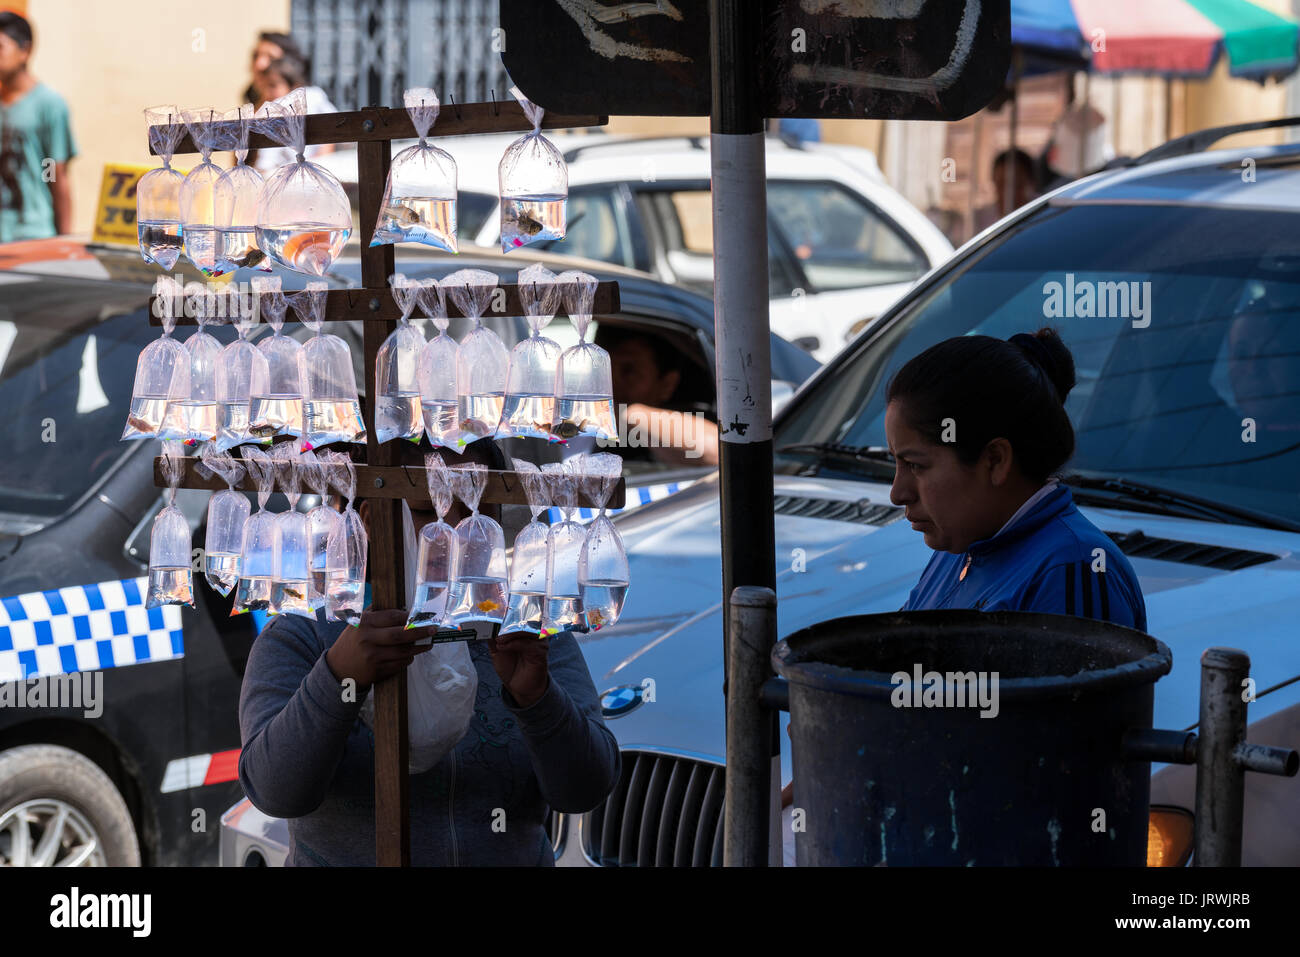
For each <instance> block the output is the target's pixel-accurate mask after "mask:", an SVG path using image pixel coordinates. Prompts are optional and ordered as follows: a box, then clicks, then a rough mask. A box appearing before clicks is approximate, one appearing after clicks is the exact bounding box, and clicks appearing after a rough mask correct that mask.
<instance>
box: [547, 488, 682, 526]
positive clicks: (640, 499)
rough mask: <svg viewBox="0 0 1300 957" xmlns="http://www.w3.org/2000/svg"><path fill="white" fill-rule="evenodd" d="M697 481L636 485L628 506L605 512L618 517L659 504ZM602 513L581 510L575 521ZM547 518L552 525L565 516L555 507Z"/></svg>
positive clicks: (630, 489) (587, 519)
mask: <svg viewBox="0 0 1300 957" xmlns="http://www.w3.org/2000/svg"><path fill="white" fill-rule="evenodd" d="M694 484H695V481H694V480H692V481H689V482H669V483H668V484H667V485H635V486H628V490H627V496H626V498H627V504H626V505H624V506H623V507H622V508H608V509H606V510H605V513H606V514H607V515H617V514H618V513H619V512H627V511H631V510H632V509H634V508H637V507H638V506H641V505H649V504H650V503H651V502H657V501H659V500H660V499H664V498H667V497H668V496H670V495H675V494H676V493H678V492H680V491H681V490H682V489H684V488H690V487H691V486H692V485H694ZM599 514H600V512H599V511H598V510H597V509H594V508H580V509H578V510H577V512H576V513H575V514H574V520H575V521H579V522H589V521H591V520H592V519H593V518H595V517H596V516H597V515H599ZM546 516H547V518H548V519H550V521H551V524H555V523H556V522H560V521H563V519H564V516H562V515H561V514H560V510H559V509H558V508H556V507H554V506H552V507H551V508H549V509H547V510H546Z"/></svg>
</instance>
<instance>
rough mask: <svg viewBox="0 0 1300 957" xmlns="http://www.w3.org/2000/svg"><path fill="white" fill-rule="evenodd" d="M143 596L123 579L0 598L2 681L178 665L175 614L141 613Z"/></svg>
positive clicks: (171, 608)
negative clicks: (144, 665)
mask: <svg viewBox="0 0 1300 957" xmlns="http://www.w3.org/2000/svg"><path fill="white" fill-rule="evenodd" d="M147 588H148V579H146V578H127V579H123V580H121V581H107V582H99V583H98V584H94V585H70V586H69V587H67V588H56V589H51V590H50V591H35V592H28V593H27V594H25V595H14V596H11V597H9V598H0V681H18V680H20V679H23V678H45V677H51V676H54V675H60V674H71V673H73V672H76V671H97V670H101V669H104V668H122V667H125V666H126V665H138V664H141V663H143V662H146V661H164V660H166V659H168V658H179V657H181V656H182V655H184V654H185V644H184V642H183V641H182V639H181V609H180V606H179V605H166V606H164V607H162V608H145V607H144V596H145V595H146V594H147Z"/></svg>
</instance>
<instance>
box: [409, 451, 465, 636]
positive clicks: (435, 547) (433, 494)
mask: <svg viewBox="0 0 1300 957" xmlns="http://www.w3.org/2000/svg"><path fill="white" fill-rule="evenodd" d="M424 477H425V480H426V482H427V483H428V486H429V500H430V501H431V502H433V513H434V515H436V516H437V521H435V522H429V523H428V524H427V525H425V526H424V527H423V528H421V529H420V531H419V535H418V539H419V541H418V551H417V554H416V559H415V567H416V575H415V589H414V592H413V594H412V597H411V610H410V614H408V615H407V618H406V627H407V628H418V627H421V626H425V625H440V624H442V622H443V620H444V618H445V617H446V615H447V597H448V592H449V589H450V588H451V579H452V572H453V569H454V567H455V564H456V530H455V529H454V528H452V527H451V526H450V525H448V524H447V523H446V522H445V521H444V518H445V517H446V515H447V513H448V512H449V511H451V503H452V491H451V472H450V469H448V468H447V463H446V462H444V461H443V460H442V455H441V453H438V452H430V453H429V454H428V455H426V456H425V457H424Z"/></svg>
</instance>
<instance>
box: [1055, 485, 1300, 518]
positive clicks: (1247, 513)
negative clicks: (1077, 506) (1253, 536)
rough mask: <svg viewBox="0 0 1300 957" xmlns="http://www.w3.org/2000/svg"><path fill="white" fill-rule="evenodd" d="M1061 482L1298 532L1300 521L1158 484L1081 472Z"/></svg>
mask: <svg viewBox="0 0 1300 957" xmlns="http://www.w3.org/2000/svg"><path fill="white" fill-rule="evenodd" d="M1061 481H1062V482H1064V483H1065V484H1066V485H1069V486H1071V487H1073V488H1079V489H1083V490H1084V491H1085V492H1100V493H1103V494H1109V495H1113V496H1115V497H1116V498H1119V499H1127V500H1129V501H1132V502H1137V503H1141V504H1142V505H1145V506H1155V507H1157V508H1160V509H1161V510H1178V511H1180V512H1182V513H1183V514H1188V513H1191V514H1192V515H1201V516H1204V517H1206V518H1209V519H1212V520H1213V521H1216V522H1226V523H1233V522H1244V523H1246V524H1248V525H1255V526H1258V527H1260V528H1275V529H1278V530H1279V531H1283V532H1300V522H1296V521H1293V520H1291V519H1287V518H1282V517H1281V516H1278V515H1273V514H1270V513H1269V512H1260V511H1256V510H1255V509H1253V508H1242V507H1241V506H1239V505H1225V504H1224V503H1222V502H1215V501H1213V500H1211V499H1208V498H1201V497H1200V496H1197V495H1189V494H1187V493H1186V492H1177V491H1174V490H1173V489H1169V488H1164V487H1162V486H1159V485H1150V484H1148V483H1146V482H1135V481H1133V480H1132V479H1126V478H1119V477H1114V476H1099V475H1085V474H1083V473H1081V472H1069V473H1067V474H1065V475H1063V476H1062V477H1061Z"/></svg>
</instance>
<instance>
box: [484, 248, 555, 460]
mask: <svg viewBox="0 0 1300 957" xmlns="http://www.w3.org/2000/svg"><path fill="white" fill-rule="evenodd" d="M560 296H561V287H560V286H559V285H558V284H557V283H556V277H555V273H553V272H551V271H550V270H549V269H547V268H546V267H545V266H543V265H542V264H541V263H534V264H533V265H531V266H529V267H528V268H527V269H524V270H521V271H520V273H519V299H520V301H521V302H522V303H523V306H524V312H525V313H526V314H527V316H528V329H529V334H528V338H527V339H524V340H523V341H522V342H520V343H518V344H517V345H516V346H515V347H514V348H513V349H511V350H510V366H509V372H508V373H507V375H506V397H505V404H504V405H503V406H502V409H501V422H500V423H499V424H498V425H497V432H496V437H497V438H498V439H505V438H528V437H532V438H538V439H546V440H548V441H554V440H555V436H554V435H553V432H554V426H555V376H556V373H557V372H558V371H559V367H560V355H561V353H562V352H563V351H564V350H563V349H561V348H560V344H559V343H558V342H555V341H554V340H552V339H548V338H546V337H545V336H544V335H542V330H543V329H545V328H546V327H547V325H549V324H550V321H551V319H553V318H554V317H555V310H556V309H557V308H559V305H560Z"/></svg>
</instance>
